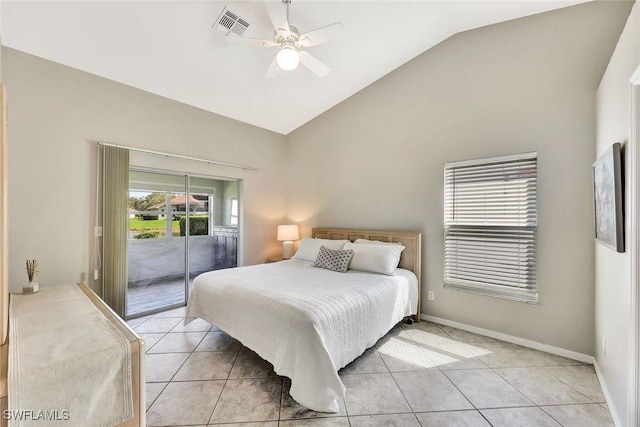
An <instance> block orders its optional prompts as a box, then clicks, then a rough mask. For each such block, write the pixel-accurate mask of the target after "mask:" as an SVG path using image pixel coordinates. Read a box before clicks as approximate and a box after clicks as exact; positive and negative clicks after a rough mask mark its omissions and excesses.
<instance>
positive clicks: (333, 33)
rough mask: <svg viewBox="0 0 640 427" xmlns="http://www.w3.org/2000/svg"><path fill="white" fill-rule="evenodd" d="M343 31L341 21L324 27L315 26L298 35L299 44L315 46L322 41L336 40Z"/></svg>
mask: <svg viewBox="0 0 640 427" xmlns="http://www.w3.org/2000/svg"><path fill="white" fill-rule="evenodd" d="M343 33H344V25H342V22H334V23H333V24H329V25H327V26H324V27H320V28H317V29H315V30H313V31H309V32H308V33H305V34H302V35H301V36H300V41H299V42H298V44H299V45H302V46H304V47H311V46H317V45H319V44H322V43H327V42H331V41H334V40H338V39H340V38H341V37H342V35H343Z"/></svg>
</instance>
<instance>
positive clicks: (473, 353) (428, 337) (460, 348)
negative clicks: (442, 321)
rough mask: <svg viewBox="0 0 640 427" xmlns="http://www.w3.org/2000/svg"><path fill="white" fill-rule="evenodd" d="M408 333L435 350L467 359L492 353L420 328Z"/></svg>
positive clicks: (413, 338)
mask: <svg viewBox="0 0 640 427" xmlns="http://www.w3.org/2000/svg"><path fill="white" fill-rule="evenodd" d="M408 334H409V336H410V337H411V339H412V340H414V341H416V342H417V343H419V344H423V345H426V346H428V347H431V348H432V349H434V350H440V351H444V352H446V353H451V354H455V355H456V356H460V357H464V358H465V359H468V358H471V357H478V356H484V355H487V354H490V353H491V351H489V350H485V349H484V348H481V347H478V346H475V345H471V344H465V343H462V342H459V341H456V340H454V339H451V338H446V337H443V336H441V335H436V334H432V333H429V332H425V331H421V330H419V329H412V330H411V331H408Z"/></svg>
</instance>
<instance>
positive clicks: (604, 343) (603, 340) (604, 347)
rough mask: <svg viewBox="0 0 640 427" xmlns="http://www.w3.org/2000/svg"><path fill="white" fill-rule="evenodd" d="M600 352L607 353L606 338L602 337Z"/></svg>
mask: <svg viewBox="0 0 640 427" xmlns="http://www.w3.org/2000/svg"><path fill="white" fill-rule="evenodd" d="M602 354H603V355H604V356H606V355H607V338H605V337H602Z"/></svg>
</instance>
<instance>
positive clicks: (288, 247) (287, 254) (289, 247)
mask: <svg viewBox="0 0 640 427" xmlns="http://www.w3.org/2000/svg"><path fill="white" fill-rule="evenodd" d="M293 253H294V252H293V242H292V241H291V240H286V241H284V242H282V258H283V259H289V258H291V257H292V256H293Z"/></svg>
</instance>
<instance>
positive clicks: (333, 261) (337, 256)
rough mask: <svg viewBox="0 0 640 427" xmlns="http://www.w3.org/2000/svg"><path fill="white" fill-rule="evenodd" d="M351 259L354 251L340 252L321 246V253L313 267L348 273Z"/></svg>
mask: <svg viewBox="0 0 640 427" xmlns="http://www.w3.org/2000/svg"><path fill="white" fill-rule="evenodd" d="M351 258H353V251H352V250H350V249H349V250H342V251H340V250H335V249H328V248H325V247H324V246H320V252H318V256H317V257H316V260H315V261H314V262H313V266H314V267H320V268H326V269H327V270H333V271H337V272H338V273H346V272H347V270H348V269H349V263H350V262H351Z"/></svg>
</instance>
